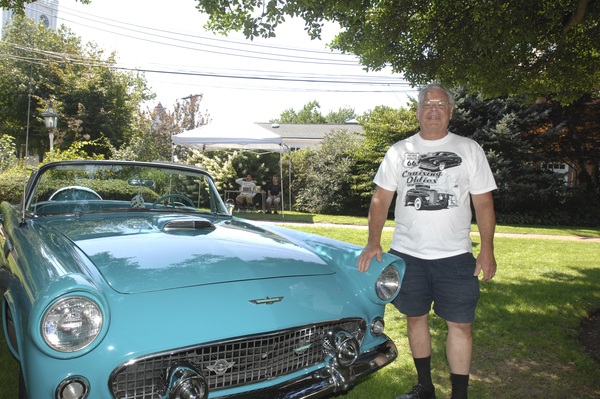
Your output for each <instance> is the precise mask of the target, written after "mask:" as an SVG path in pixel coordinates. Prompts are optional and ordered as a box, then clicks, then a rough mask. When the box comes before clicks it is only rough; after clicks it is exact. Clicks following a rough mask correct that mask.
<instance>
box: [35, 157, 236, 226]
mask: <svg viewBox="0 0 600 399" xmlns="http://www.w3.org/2000/svg"><path fill="white" fill-rule="evenodd" d="M33 184H34V186H33V187H31V195H29V196H28V199H27V200H28V204H27V210H28V211H29V212H31V213H34V214H36V215H39V216H43V215H53V214H65V213H81V212H112V211H116V210H119V211H147V210H156V211H165V210H168V211H180V212H208V213H222V214H226V213H227V210H226V208H225V206H224V204H223V202H222V201H221V198H220V197H219V194H218V192H217V190H216V188H215V186H214V184H213V182H212V180H211V178H210V177H209V175H208V174H207V173H206V172H204V171H203V170H201V169H198V168H192V167H189V168H185V167H182V166H179V167H178V166H177V165H168V164H151V163H126V162H120V163H118V162H117V163H108V162H105V163H99V162H97V163H83V162H74V163H69V162H60V163H54V164H47V165H45V166H44V167H42V168H41V169H40V171H39V172H38V174H37V175H36V176H35V181H34V182H33Z"/></svg>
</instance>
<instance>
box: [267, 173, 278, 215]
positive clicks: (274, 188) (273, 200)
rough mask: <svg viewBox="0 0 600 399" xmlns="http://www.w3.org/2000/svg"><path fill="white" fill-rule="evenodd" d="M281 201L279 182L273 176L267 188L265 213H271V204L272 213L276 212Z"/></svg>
mask: <svg viewBox="0 0 600 399" xmlns="http://www.w3.org/2000/svg"><path fill="white" fill-rule="evenodd" d="M280 202H281V184H279V178H278V177H277V176H273V183H271V184H270V185H269V188H268V190H267V213H271V205H274V210H273V213H274V214H277V209H279V203H280Z"/></svg>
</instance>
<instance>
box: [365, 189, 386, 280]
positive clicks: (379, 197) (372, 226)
mask: <svg viewBox="0 0 600 399" xmlns="http://www.w3.org/2000/svg"><path fill="white" fill-rule="evenodd" d="M392 199H394V191H388V190H385V189H383V188H381V187H379V186H376V187H375V192H374V193H373V198H372V199H371V207H370V208H369V241H368V242H367V246H366V247H365V248H364V249H363V251H362V253H361V254H360V256H359V257H358V262H357V263H356V265H357V266H358V271H359V272H361V273H363V272H366V271H367V270H369V265H370V264H371V260H372V259H373V257H376V258H377V261H378V262H381V253H382V252H383V250H382V249H381V231H382V230H383V226H384V225H385V221H386V220H387V215H388V211H389V209H390V204H391V203H392Z"/></svg>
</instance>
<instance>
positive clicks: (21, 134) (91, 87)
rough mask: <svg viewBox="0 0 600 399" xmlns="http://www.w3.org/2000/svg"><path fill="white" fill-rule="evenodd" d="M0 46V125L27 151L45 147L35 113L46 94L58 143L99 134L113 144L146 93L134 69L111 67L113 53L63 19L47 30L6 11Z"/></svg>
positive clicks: (40, 151) (43, 104)
mask: <svg viewBox="0 0 600 399" xmlns="http://www.w3.org/2000/svg"><path fill="white" fill-rule="evenodd" d="M0 53H1V54H2V57H1V58H0V117H1V118H2V119H3V121H4V123H3V124H2V126H0V133H3V134H8V135H11V136H13V137H15V139H16V145H17V149H18V150H19V151H20V153H22V154H23V153H25V151H24V149H25V144H26V142H27V143H28V146H29V149H28V150H29V151H28V152H30V153H37V154H38V155H40V156H42V155H43V154H44V153H45V151H46V149H48V148H49V139H48V130H47V128H46V127H45V125H44V121H43V118H42V117H41V113H42V112H43V111H44V110H45V108H46V106H47V105H48V103H49V102H50V101H52V102H53V105H54V107H55V108H56V110H57V112H58V113H59V121H58V128H59V132H58V135H57V140H56V143H55V144H56V146H57V147H58V148H62V149H66V148H68V147H70V145H71V143H73V142H74V141H78V140H95V139H98V138H100V137H104V138H106V139H107V140H108V141H109V142H110V143H111V145H113V146H115V147H120V146H121V145H122V144H123V143H124V142H125V137H126V136H127V135H130V134H131V133H132V126H133V125H134V123H135V118H136V115H137V110H138V108H139V106H140V104H141V103H143V102H144V101H147V100H149V99H151V98H152V97H153V94H151V93H150V91H149V90H148V88H147V85H146V80H145V78H144V76H143V75H142V74H139V73H133V72H117V71H115V70H114V69H111V68H110V67H111V66H112V65H114V63H115V57H116V54H115V53H113V54H110V55H108V56H106V55H105V54H104V51H103V50H101V49H99V48H98V47H96V46H95V45H93V44H91V43H88V44H87V45H82V44H81V40H80V38H78V37H76V36H75V35H74V34H73V33H72V32H71V31H70V30H69V29H68V28H66V27H64V26H61V27H60V28H59V29H58V30H56V31H55V30H51V29H46V28H44V27H43V25H41V24H34V23H33V22H32V21H31V20H30V19H28V18H20V17H14V18H13V21H12V24H11V25H7V26H6V27H5V28H4V31H3V35H2V41H1V42H0ZM29 92H31V104H29ZM28 114H29V115H30V119H29V134H27V124H28V120H27V115H28ZM106 151H108V149H107V148H106Z"/></svg>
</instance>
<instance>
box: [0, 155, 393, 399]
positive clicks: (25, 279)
mask: <svg viewBox="0 0 600 399" xmlns="http://www.w3.org/2000/svg"><path fill="white" fill-rule="evenodd" d="M1 211H2V212H1V216H0V218H1V220H0V235H1V236H0V245H1V247H2V259H1V265H0V295H1V298H2V321H3V327H4V333H5V336H6V338H7V343H8V345H9V349H10V351H11V352H12V353H13V355H14V356H15V358H16V359H17V360H18V362H19V364H20V370H19V372H20V380H21V381H20V386H19V391H20V393H19V395H20V398H31V399H84V398H102V399H104V398H106V399H109V398H115V399H121V398H128V399H142V398H143V399H162V398H165V399H166V398H169V399H176V398H179V399H204V398H236V399H238V398H240V399H241V398H308V397H310V398H317V397H322V396H327V395H330V394H332V393H335V392H342V391H344V390H347V389H350V387H351V386H352V385H353V384H354V383H355V382H357V381H358V380H360V379H361V378H362V377H365V376H367V375H370V374H371V373H373V372H375V371H377V370H379V369H380V368H381V367H384V366H386V365H388V364H389V363H390V362H392V361H393V360H394V359H395V358H396V356H397V351H396V346H395V345H394V343H393V342H392V341H391V340H390V339H389V338H388V337H387V336H386V335H385V334H384V322H383V315H384V308H385V305H386V304H387V303H389V302H390V301H391V300H392V299H393V298H394V297H395V296H396V294H397V293H398V290H399V289H400V284H401V281H402V277H403V275H404V262H403V261H402V260H401V259H399V258H397V257H394V256H392V255H389V254H384V258H383V261H382V262H381V263H379V262H377V261H376V260H374V261H373V263H372V265H371V268H370V269H369V271H368V272H366V273H363V274H360V273H359V272H358V271H357V268H356V260H357V257H358V255H359V254H360V251H361V248H359V247H356V246H354V245H350V244H347V243H343V242H339V241H334V240H330V239H327V238H323V237H319V236H315V235H310V234H305V233H301V232H298V231H294V230H290V229H286V228H282V227H274V226H268V227H267V226H262V225H260V224H257V223H252V222H249V221H245V220H243V219H237V218H234V217H232V216H231V210H230V209H228V208H227V206H226V205H225V204H224V203H223V202H222V200H221V198H220V196H219V194H218V192H217V190H216V188H215V185H214V184H213V181H212V179H211V177H210V176H209V175H208V174H207V173H206V172H205V171H203V170H202V169H199V168H196V167H193V166H186V165H178V164H170V163H143V162H125V161H65V162H53V163H48V164H45V165H43V166H41V167H40V168H39V169H38V170H37V171H35V172H34V173H33V174H32V175H31V178H30V179H29V182H28V184H27V187H26V189H25V195H24V199H23V202H22V203H21V204H18V205H13V204H9V203H7V202H5V203H3V204H2V206H1Z"/></svg>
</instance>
